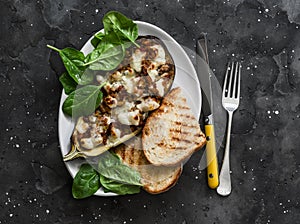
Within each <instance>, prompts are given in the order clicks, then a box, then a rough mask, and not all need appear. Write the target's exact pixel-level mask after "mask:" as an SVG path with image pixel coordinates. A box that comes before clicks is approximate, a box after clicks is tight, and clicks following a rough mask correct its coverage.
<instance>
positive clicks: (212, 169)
mask: <svg viewBox="0 0 300 224" xmlns="http://www.w3.org/2000/svg"><path fill="white" fill-rule="evenodd" d="M204 128H205V134H206V140H207V143H206V161H207V180H208V186H209V187H210V188H211V189H215V188H216V187H218V185H219V171H218V159H217V153H216V141H215V131H214V126H213V125H211V124H207V125H205V126H204Z"/></svg>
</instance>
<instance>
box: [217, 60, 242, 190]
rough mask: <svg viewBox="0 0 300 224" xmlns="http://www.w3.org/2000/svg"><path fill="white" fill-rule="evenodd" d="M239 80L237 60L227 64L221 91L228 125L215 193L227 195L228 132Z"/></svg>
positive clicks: (228, 170)
mask: <svg viewBox="0 0 300 224" xmlns="http://www.w3.org/2000/svg"><path fill="white" fill-rule="evenodd" d="M240 82H241V65H240V63H239V62H231V63H229V64H228V67H227V70H226V75H225V80H224V85H223V93H222V105H223V107H224V108H225V110H227V112H228V125H227V136H226V147H225V153H224V159H223V165H222V168H221V172H220V177H219V178H220V184H219V186H218V188H217V193H218V194H220V195H222V196H227V195H229V194H230V193H231V179H230V163H229V149H230V132H231V123H232V115H233V112H234V111H235V110H236V109H237V108H238V106H239V101H240V100H239V99H240Z"/></svg>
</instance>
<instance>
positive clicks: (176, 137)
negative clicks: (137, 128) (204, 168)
mask: <svg viewBox="0 0 300 224" xmlns="http://www.w3.org/2000/svg"><path fill="white" fill-rule="evenodd" d="M205 143H206V139H205V135H204V134H203V133H202V131H201V129H200V126H199V123H198V120H197V119H196V118H195V116H194V115H193V113H192V111H191V109H190V107H189V106H188V105H187V100H186V98H185V97H184V95H183V93H182V91H181V89H180V88H179V87H177V88H175V89H173V90H171V91H170V92H169V94H167V95H166V97H165V98H164V99H163V101H162V104H161V106H160V107H159V108H158V109H157V110H156V111H154V112H153V113H152V114H151V115H150V116H149V117H148V119H147V121H146V124H145V127H144V128H143V132H142V144H143V150H144V154H145V156H146V158H147V159H148V161H149V162H150V163H152V164H154V165H158V166H161V165H165V166H168V165H176V164H179V163H181V162H182V161H184V160H185V159H187V158H188V157H189V156H190V155H191V154H192V153H193V152H195V151H196V150H198V149H200V148H201V147H202V146H203V145H204V144H205Z"/></svg>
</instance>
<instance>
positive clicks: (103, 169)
mask: <svg viewBox="0 0 300 224" xmlns="http://www.w3.org/2000/svg"><path fill="white" fill-rule="evenodd" d="M98 172H99V173H100V174H101V175H102V176H104V177H106V178H109V179H111V180H114V181H116V182H119V183H123V184H129V185H137V186H142V184H141V176H140V173H139V172H137V171H136V170H134V169H132V168H130V167H129V166H126V165H124V164H123V163H122V162H121V160H120V158H119V157H118V156H117V155H115V154H113V153H111V152H106V153H104V154H102V156H101V157H100V159H99V164H98Z"/></svg>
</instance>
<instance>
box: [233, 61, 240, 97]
mask: <svg viewBox="0 0 300 224" xmlns="http://www.w3.org/2000/svg"><path fill="white" fill-rule="evenodd" d="M233 64H234V63H233ZM238 69H239V63H238V62H236V65H235V72H234V81H233V89H232V98H235V96H236V92H237V91H236V79H237V76H238V72H239V71H238Z"/></svg>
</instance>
